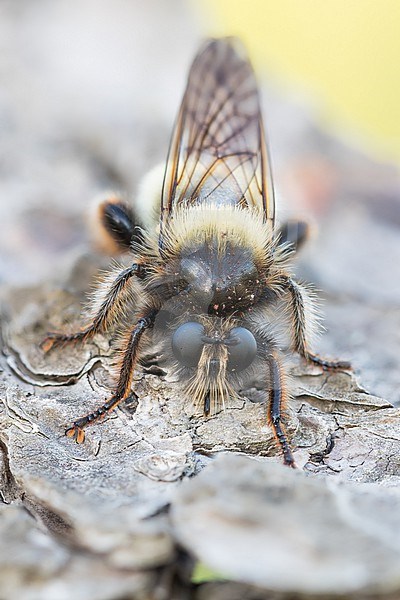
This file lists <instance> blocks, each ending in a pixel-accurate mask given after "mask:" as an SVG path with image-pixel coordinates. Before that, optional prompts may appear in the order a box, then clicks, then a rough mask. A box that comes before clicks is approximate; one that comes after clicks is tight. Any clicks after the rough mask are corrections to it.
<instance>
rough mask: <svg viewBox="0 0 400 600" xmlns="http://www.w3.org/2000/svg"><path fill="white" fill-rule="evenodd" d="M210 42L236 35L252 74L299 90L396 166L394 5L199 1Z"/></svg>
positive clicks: (397, 20)
mask: <svg viewBox="0 0 400 600" xmlns="http://www.w3.org/2000/svg"><path fill="white" fill-rule="evenodd" d="M201 5H202V6H203V7H204V6H206V7H207V12H208V15H207V16H208V17H211V18H207V22H206V27H207V28H208V32H207V33H209V34H210V35H239V36H240V37H241V38H242V39H243V40H244V41H245V43H246V45H247V47H248V49H249V51H250V54H251V56H252V58H253V60H254V63H255V65H256V67H257V68H258V69H265V68H267V69H268V70H269V72H270V73H271V74H272V75H276V76H278V77H279V79H280V81H281V82H282V83H287V84H289V85H293V87H296V86H297V87H299V86H300V89H301V88H303V89H304V90H308V91H309V92H311V93H312V94H314V95H316V97H317V98H319V99H320V100H321V101H322V102H321V104H322V108H323V110H324V115H325V116H326V118H327V119H328V121H329V122H330V123H331V124H332V125H333V126H336V127H340V128H343V127H345V128H347V129H348V130H349V131H350V132H352V133H353V134H354V135H355V136H356V138H358V143H360V144H361V145H363V146H364V147H365V149H366V150H367V151H369V152H374V154H375V156H378V157H380V158H387V159H392V160H395V161H396V162H398V163H400V1H399V0H248V1H246V2H245V1H244V0H205V2H204V3H201Z"/></svg>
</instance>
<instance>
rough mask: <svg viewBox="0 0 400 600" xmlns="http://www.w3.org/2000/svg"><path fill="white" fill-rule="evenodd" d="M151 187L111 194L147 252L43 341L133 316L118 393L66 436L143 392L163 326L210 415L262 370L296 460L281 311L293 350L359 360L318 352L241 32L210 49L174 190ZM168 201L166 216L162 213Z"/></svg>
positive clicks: (80, 434)
mask: <svg viewBox="0 0 400 600" xmlns="http://www.w3.org/2000/svg"><path fill="white" fill-rule="evenodd" d="M150 187H151V186H150ZM148 188H149V184H146V185H144V188H143V190H142V192H143V191H144V190H146V192H147V193H146V194H145V200H143V198H141V200H140V201H139V203H138V204H139V208H140V211H139V215H136V213H135V212H134V211H133V210H132V209H131V208H130V207H128V206H127V205H126V204H125V203H123V202H122V201H120V200H119V199H118V198H116V197H115V198H109V199H107V200H106V201H104V202H103V203H102V204H101V205H100V209H99V215H100V222H101V226H102V229H103V231H104V233H105V234H106V235H107V238H108V239H109V240H110V241H111V242H112V245H113V246H114V247H117V248H118V249H120V250H121V251H127V250H128V249H129V250H131V251H132V252H133V263H132V264H131V265H130V266H129V267H128V268H125V269H123V270H121V271H120V272H117V273H112V274H110V276H109V277H108V278H106V280H105V281H103V283H102V285H101V286H100V288H99V291H98V293H97V298H96V301H95V303H94V306H93V315H92V318H91V320H90V322H89V323H88V325H87V326H86V327H84V328H83V329H82V330H81V331H79V332H77V333H72V334H59V333H51V334H48V337H47V338H46V339H45V340H44V342H43V348H44V350H45V351H48V350H50V348H51V347H52V346H54V345H57V344H65V343H69V342H85V341H87V340H89V339H90V338H92V336H93V335H94V334H96V333H98V332H104V331H106V330H107V329H108V328H109V327H111V326H113V327H118V324H119V323H124V325H123V327H124V329H125V333H124V335H123V336H122V341H121V342H120V346H121V347H120V353H121V357H122V358H121V360H120V364H119V377H118V382H117V384H116V387H115V390H114V392H113V394H112V396H111V398H110V399H109V400H107V402H105V404H103V405H102V406H101V407H100V408H98V409H97V410H95V411H94V412H92V413H90V414H88V415H86V416H84V417H82V418H79V419H77V420H76V421H75V422H74V423H73V425H72V426H71V427H70V428H69V429H67V431H66V434H67V435H68V436H69V437H71V438H73V439H75V440H76V442H78V443H81V442H83V441H84V437H85V434H84V428H85V427H86V426H87V425H89V424H92V423H94V422H96V421H98V420H99V419H100V418H101V417H103V416H104V415H105V414H107V413H109V412H110V411H112V410H113V409H114V408H115V407H116V406H117V405H118V404H119V403H120V402H121V401H122V400H124V399H126V398H127V397H128V396H129V395H130V394H131V393H134V391H133V392H131V383H132V374H133V371H134V368H135V365H136V363H137V360H138V357H139V356H140V354H141V352H142V351H143V348H144V344H145V343H146V340H148V339H149V337H155V338H156V339H157V340H158V343H159V344H161V353H160V356H161V357H164V358H161V360H164V361H165V363H166V364H168V365H169V367H170V368H172V369H173V370H174V371H175V373H176V375H177V378H178V380H179V381H180V385H181V388H182V391H183V393H184V394H185V397H186V398H187V399H188V400H190V401H192V402H194V403H195V404H196V405H197V406H198V407H200V408H201V410H202V412H203V413H204V415H206V416H207V415H210V414H213V413H215V412H216V411H218V410H219V408H220V407H221V406H223V405H225V403H226V401H227V400H228V399H229V398H230V397H232V396H235V395H236V394H237V393H238V391H239V390H241V389H243V386H244V385H245V382H246V380H247V379H249V378H250V377H253V378H254V376H256V377H257V378H258V380H259V383H260V385H261V386H262V387H263V388H264V389H265V391H266V399H267V418H268V422H269V424H270V426H271V427H272V430H273V432H274V435H275V437H276V439H277V442H278V444H279V445H280V448H281V451H282V454H283V459H284V462H285V464H287V465H289V466H294V459H293V455H292V451H291V448H290V444H289V441H288V439H287V435H286V432H285V426H284V418H283V417H284V407H285V403H286V401H287V398H288V390H287V383H286V375H285V369H284V367H283V354H282V352H281V350H280V348H279V345H278V343H277V341H276V340H275V338H274V336H273V334H272V333H271V327H270V325H271V309H272V310H274V307H275V309H276V310H278V308H277V306H280V307H281V306H282V303H283V304H284V305H285V306H286V313H287V321H288V328H289V330H290V332H291V348H292V350H293V351H295V352H297V353H299V354H300V355H301V356H302V357H304V358H305V359H306V360H307V361H308V362H310V363H314V364H317V365H320V366H321V367H323V368H324V369H338V368H348V367H349V365H348V364H347V363H343V362H333V361H328V360H324V359H322V358H320V357H318V356H316V355H315V354H313V353H312V352H311V350H310V347H309V340H310V336H311V335H312V333H313V330H314V329H315V326H316V322H317V320H316V316H315V310H314V302H313V297H312V295H311V293H310V291H309V290H308V289H307V288H306V287H304V286H303V285H302V284H300V283H298V282H296V281H295V279H293V277H292V276H291V275H290V273H289V272H288V265H289V262H290V256H291V254H292V253H293V252H292V250H293V248H291V247H290V244H288V243H284V242H285V237H286V234H285V231H284V230H281V231H280V232H279V231H276V229H275V202H274V191H273V186H272V178H271V170H270V165H269V160H268V154H267V146H266V142H265V137H264V128H263V122H262V116H261V110H260V99H259V94H258V90H257V84H256V80H255V75H254V72H253V69H252V67H251V65H250V63H249V60H248V58H247V57H246V54H245V52H244V50H243V48H242V46H241V44H240V43H239V41H238V40H237V39H235V38H223V39H211V40H208V41H207V42H206V43H205V45H204V46H203V48H202V49H201V50H200V52H199V53H198V55H197V56H196V58H195V60H194V62H193V64H192V67H191V69H190V72H189V78H188V83H187V87H186V91H185V93H184V96H183V101H182V105H181V108H180V111H179V114H178V117H177V120H176V124H175V129H174V132H173V135H172V139H171V143H170V149H169V154H168V159H167V164H166V168H165V172H164V180H163V184H162V187H161V184H160V185H159V187H158V190H157V192H156V193H154V191H149V189H148ZM160 194H161V198H160ZM142 196H143V193H142ZM155 203H156V205H158V207H159V208H158V211H157V212H158V217H157V223H155V222H154V220H152V218H151V214H152V211H154V204H155ZM136 212H138V211H136ZM140 212H141V215H140ZM144 225H146V226H147V228H146V229H145V228H144V227H143V226H144ZM287 241H288V240H286V242H287ZM292 242H293V240H292ZM292 245H293V244H292ZM132 293H133V298H134V302H133V307H132ZM128 306H129V307H131V308H129V309H128ZM279 311H280V312H282V309H281V308H280V309H279ZM272 314H273V313H272ZM278 316H279V315H277V318H278ZM127 320H128V322H129V326H127V325H126V321H127ZM150 330H151V331H152V334H151V336H150Z"/></svg>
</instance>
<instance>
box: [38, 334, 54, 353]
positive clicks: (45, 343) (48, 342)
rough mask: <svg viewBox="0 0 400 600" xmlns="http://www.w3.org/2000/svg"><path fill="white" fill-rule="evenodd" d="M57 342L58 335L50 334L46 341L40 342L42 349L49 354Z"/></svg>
mask: <svg viewBox="0 0 400 600" xmlns="http://www.w3.org/2000/svg"><path fill="white" fill-rule="evenodd" d="M56 341H57V339H56V334H52V333H48V334H47V336H46V337H45V338H44V340H42V341H41V342H40V348H41V349H42V350H43V352H44V353H45V354H47V353H48V352H50V350H51V349H52V347H53V346H54V344H55V343H56Z"/></svg>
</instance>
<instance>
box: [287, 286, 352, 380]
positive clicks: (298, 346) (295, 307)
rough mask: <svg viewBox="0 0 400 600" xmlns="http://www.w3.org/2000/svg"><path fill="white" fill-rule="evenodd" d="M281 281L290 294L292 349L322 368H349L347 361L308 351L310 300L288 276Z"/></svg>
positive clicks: (301, 287) (302, 289) (304, 291)
mask: <svg viewBox="0 0 400 600" xmlns="http://www.w3.org/2000/svg"><path fill="white" fill-rule="evenodd" d="M282 282H283V287H284V289H285V290H286V291H287V292H288V293H289V294H290V314H291V319H292V326H293V335H292V345H293V349H294V350H295V351H296V352H298V353H299V354H300V355H301V356H303V357H304V358H305V359H306V360H308V361H309V362H311V363H314V364H316V365H319V366H321V367H322V368H324V369H328V370H329V369H351V364H350V363H349V362H347V361H333V360H326V359H324V358H321V357H320V356H317V355H316V354H313V353H312V352H311V351H310V349H309V346H308V339H307V337H308V335H307V328H309V327H310V325H311V326H312V324H310V323H308V322H307V319H308V320H310V319H312V316H313V315H312V310H308V312H309V315H307V303H309V302H310V299H307V296H306V294H307V292H306V289H305V288H304V287H303V286H302V285H301V284H299V283H297V282H296V281H294V279H291V278H290V277H288V276H285V277H283V279H282Z"/></svg>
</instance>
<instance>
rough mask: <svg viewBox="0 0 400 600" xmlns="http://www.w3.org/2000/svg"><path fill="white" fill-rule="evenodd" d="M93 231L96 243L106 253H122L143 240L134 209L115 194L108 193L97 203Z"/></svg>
mask: <svg viewBox="0 0 400 600" xmlns="http://www.w3.org/2000/svg"><path fill="white" fill-rule="evenodd" d="M93 231H94V237H95V240H96V242H97V245H98V246H100V248H101V249H102V250H103V251H104V252H106V253H107V254H112V255H115V254H122V253H124V252H127V251H128V250H129V249H131V247H132V244H134V243H140V242H141V241H143V233H142V230H141V227H140V222H139V219H138V218H137V216H136V215H135V212H134V210H133V209H132V207H131V206H129V205H128V204H127V203H126V202H125V201H124V200H122V199H121V198H119V197H118V196H116V195H109V196H108V197H107V198H105V199H104V200H103V201H102V202H100V204H99V205H98V208H97V213H96V215H95V217H94V221H93Z"/></svg>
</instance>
